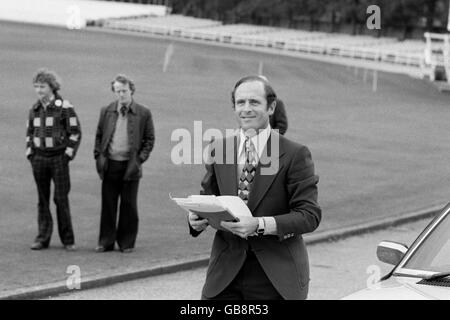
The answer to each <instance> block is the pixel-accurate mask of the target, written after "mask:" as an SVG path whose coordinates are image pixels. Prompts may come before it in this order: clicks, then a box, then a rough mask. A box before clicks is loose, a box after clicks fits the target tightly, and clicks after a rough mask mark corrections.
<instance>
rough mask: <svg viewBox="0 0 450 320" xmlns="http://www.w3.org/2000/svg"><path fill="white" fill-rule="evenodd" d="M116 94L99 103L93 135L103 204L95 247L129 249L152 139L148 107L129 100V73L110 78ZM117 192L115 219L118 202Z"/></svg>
mask: <svg viewBox="0 0 450 320" xmlns="http://www.w3.org/2000/svg"><path fill="white" fill-rule="evenodd" d="M111 90H112V91H113V92H114V93H115V95H116V97H117V100H116V101H114V102H112V103H110V104H109V105H108V106H107V107H104V108H102V110H101V112H100V119H99V122H98V126H97V133H96V136H95V148H94V157H95V159H96V166H97V171H98V174H99V176H100V179H102V209H101V220H100V236H99V241H98V246H97V248H96V251H97V252H105V251H111V250H114V244H115V242H116V241H117V244H118V245H119V248H120V250H121V251H122V252H132V251H133V248H134V246H135V241H136V237H137V232H138V209H137V194H138V186H139V179H140V178H141V177H142V164H143V163H144V162H145V161H146V160H147V159H148V157H149V155H150V152H151V151H152V149H153V145H154V143H155V134H154V127H153V120H152V115H151V112H150V110H149V109H148V108H147V107H145V106H143V105H140V104H138V103H137V102H136V101H134V100H133V94H134V92H135V86H134V83H133V81H132V80H131V79H129V78H128V77H127V76H124V75H118V76H117V77H116V78H115V79H114V80H113V81H112V82H111ZM119 198H120V214H119V223H118V226H117V228H116V224H117V221H116V220H117V204H118V201H119Z"/></svg>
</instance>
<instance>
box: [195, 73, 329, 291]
mask: <svg viewBox="0 0 450 320" xmlns="http://www.w3.org/2000/svg"><path fill="white" fill-rule="evenodd" d="M275 101H276V94H275V92H274V90H273V88H272V87H271V86H270V84H269V83H268V82H267V81H265V80H264V79H261V78H260V77H258V76H249V77H245V78H242V79H241V80H239V81H238V82H237V83H236V85H235V87H234V90H233V92H232V102H233V109H234V113H235V117H236V120H237V122H238V124H239V127H240V130H239V133H238V134H237V135H236V136H231V137H228V138H226V139H224V140H223V141H222V142H223V143H221V144H219V143H217V144H215V145H216V146H220V145H222V146H223V149H222V148H220V147H217V148H214V147H212V148H211V153H210V155H211V159H209V161H208V163H207V164H206V175H205V177H204V178H203V180H202V183H201V185H202V189H203V190H202V191H201V194H213V195H239V196H240V197H241V198H242V199H243V200H244V202H246V203H247V205H248V207H249V209H250V211H251V213H252V215H253V217H243V218H241V219H240V221H239V222H222V227H224V228H225V229H226V231H224V230H218V231H217V232H216V234H215V238H214V242H213V246H212V251H211V258H210V262H209V267H208V271H207V276H206V282H205V285H204V287H203V291H202V299H232V300H235V299H249V300H251V299H257V300H258V299H306V297H307V293H308V283H309V262H308V255H307V251H306V247H305V244H304V242H303V239H302V235H303V234H305V233H309V232H312V231H314V230H315V229H316V228H317V227H318V225H319V223H320V220H321V209H320V207H319V205H318V203H317V193H318V191H317V183H318V180H319V178H318V176H317V175H315V173H314V164H313V161H312V158H311V153H310V152H309V150H308V148H307V147H306V146H303V145H300V144H297V143H295V142H293V141H290V140H288V139H286V138H285V137H283V136H282V135H279V134H277V133H276V132H275V131H272V130H271V128H270V125H269V116H270V115H271V114H272V113H273V111H274V109H275V107H276V106H275V105H276V102H275ZM213 144H214V143H213ZM230 152H231V153H233V155H234V157H230V156H229V155H228V157H227V154H228V153H230ZM225 158H226V159H227V160H228V159H229V158H232V159H234V160H233V161H232V163H227V161H226V160H224V159H225ZM188 220H189V227H190V233H191V235H192V236H194V237H196V236H198V235H199V234H200V233H201V232H202V231H204V230H205V229H206V228H207V226H208V221H207V220H206V219H199V217H198V216H197V215H195V214H194V213H189V216H188Z"/></svg>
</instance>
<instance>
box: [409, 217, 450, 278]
mask: <svg viewBox="0 0 450 320" xmlns="http://www.w3.org/2000/svg"><path fill="white" fill-rule="evenodd" d="M449 216H450V215H449V214H447V215H446V216H445V217H444V219H442V220H441V221H440V222H439V224H438V225H436V227H435V228H434V229H433V230H432V231H431V233H430V234H428V236H427V238H426V239H425V240H424V241H423V242H422V243H421V244H420V246H419V247H418V248H417V249H416V250H415V252H414V253H413V254H412V255H411V256H410V258H409V259H408V260H407V261H406V263H405V264H404V265H403V268H405V269H414V270H423V271H437V272H444V271H450V218H449Z"/></svg>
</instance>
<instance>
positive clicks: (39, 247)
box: [30, 241, 48, 250]
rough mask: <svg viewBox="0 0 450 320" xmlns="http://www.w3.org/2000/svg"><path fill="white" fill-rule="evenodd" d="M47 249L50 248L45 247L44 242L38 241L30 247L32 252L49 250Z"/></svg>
mask: <svg viewBox="0 0 450 320" xmlns="http://www.w3.org/2000/svg"><path fill="white" fill-rule="evenodd" d="M47 248H48V246H45V245H44V244H43V243H42V242H38V241H36V242H35V243H33V244H32V245H31V247H30V249H31V250H42V249H47Z"/></svg>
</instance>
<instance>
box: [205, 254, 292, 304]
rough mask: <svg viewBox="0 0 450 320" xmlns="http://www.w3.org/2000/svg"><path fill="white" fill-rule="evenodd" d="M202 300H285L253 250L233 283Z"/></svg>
mask: <svg viewBox="0 0 450 320" xmlns="http://www.w3.org/2000/svg"><path fill="white" fill-rule="evenodd" d="M202 300H283V297H282V296H281V295H280V294H279V293H278V291H277V290H276V289H275V287H274V286H273V285H272V283H271V282H270V280H269V278H268V277H267V275H266V273H265V272H264V270H263V268H262V267H261V265H260V264H259V262H258V259H257V258H256V256H255V254H254V253H253V251H248V252H247V258H246V259H245V262H244V265H243V266H242V268H241V270H240V271H239V273H238V274H237V276H236V277H235V278H234V279H233V281H231V283H230V284H229V285H228V286H227V287H226V288H225V289H224V290H223V291H222V292H221V293H219V294H218V295H217V296H215V297H213V298H210V299H208V298H206V297H205V296H202Z"/></svg>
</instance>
